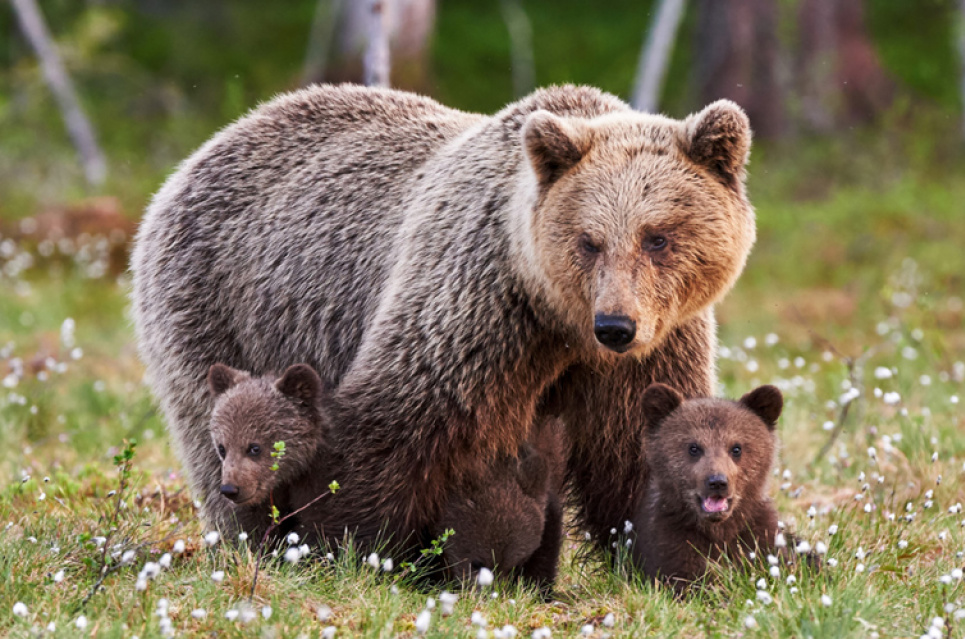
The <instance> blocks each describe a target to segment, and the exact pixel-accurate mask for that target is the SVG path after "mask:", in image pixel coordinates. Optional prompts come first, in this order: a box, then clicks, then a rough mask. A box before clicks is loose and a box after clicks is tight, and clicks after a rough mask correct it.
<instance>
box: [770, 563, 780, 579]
mask: <svg viewBox="0 0 965 639" xmlns="http://www.w3.org/2000/svg"><path fill="white" fill-rule="evenodd" d="M768 574H770V575H771V577H773V578H774V579H779V578H780V577H781V569H780V568H778V567H777V566H771V567H770V569H769V570H768Z"/></svg>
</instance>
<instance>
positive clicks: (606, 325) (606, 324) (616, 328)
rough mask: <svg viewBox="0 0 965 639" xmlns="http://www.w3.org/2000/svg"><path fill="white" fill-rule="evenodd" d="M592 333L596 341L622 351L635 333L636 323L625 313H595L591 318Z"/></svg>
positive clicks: (619, 351)
mask: <svg viewBox="0 0 965 639" xmlns="http://www.w3.org/2000/svg"><path fill="white" fill-rule="evenodd" d="M593 333H594V334H595V335H596V339H597V341H598V342H600V343H601V344H603V345H604V346H606V347H607V348H609V349H611V350H614V351H617V352H618V353H622V352H623V351H624V350H626V348H625V347H626V346H627V345H628V344H629V343H630V342H632V341H633V337H634V335H636V334H637V323H636V322H634V321H633V320H632V319H630V318H629V317H627V316H626V315H603V314H602V313H601V314H599V315H597V316H596V317H595V318H594V320H593Z"/></svg>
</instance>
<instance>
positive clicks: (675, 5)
mask: <svg viewBox="0 0 965 639" xmlns="http://www.w3.org/2000/svg"><path fill="white" fill-rule="evenodd" d="M683 15H684V0H660V6H659V7H658V8H657V14H656V16H654V18H653V23H652V24H651V25H650V33H648V34H647V40H646V42H645V43H644V46H643V49H641V50H640V61H639V62H638V63H637V77H636V80H635V81H634V88H633V99H632V100H631V101H630V104H631V105H632V106H633V108H634V109H637V110H638V111H646V112H649V113H655V112H656V111H657V109H658V108H659V107H660V92H661V89H662V88H663V79H664V77H666V75H667V67H669V66H670V56H671V54H672V53H673V45H674V42H675V41H676V40H677V29H678V28H679V27H680V20H681V19H682V18H683Z"/></svg>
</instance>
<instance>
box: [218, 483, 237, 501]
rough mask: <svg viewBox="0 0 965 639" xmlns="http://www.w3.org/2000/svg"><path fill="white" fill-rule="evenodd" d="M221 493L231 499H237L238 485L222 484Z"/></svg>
mask: <svg viewBox="0 0 965 639" xmlns="http://www.w3.org/2000/svg"><path fill="white" fill-rule="evenodd" d="M221 494H222V495H224V496H225V497H227V498H228V499H231V500H234V499H237V498H238V487H237V486H235V485H234V484H221Z"/></svg>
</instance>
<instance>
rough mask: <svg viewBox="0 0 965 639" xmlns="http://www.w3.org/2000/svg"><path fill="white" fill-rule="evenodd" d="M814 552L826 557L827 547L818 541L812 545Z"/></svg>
mask: <svg viewBox="0 0 965 639" xmlns="http://www.w3.org/2000/svg"><path fill="white" fill-rule="evenodd" d="M814 552H816V553H818V554H819V555H826V554H827V553H828V545H827V544H826V543H824V542H823V541H819V542H818V543H816V544H814Z"/></svg>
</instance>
